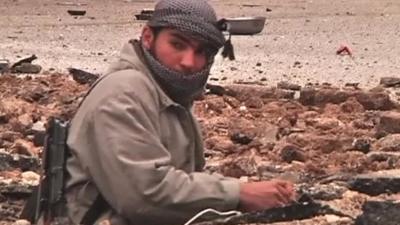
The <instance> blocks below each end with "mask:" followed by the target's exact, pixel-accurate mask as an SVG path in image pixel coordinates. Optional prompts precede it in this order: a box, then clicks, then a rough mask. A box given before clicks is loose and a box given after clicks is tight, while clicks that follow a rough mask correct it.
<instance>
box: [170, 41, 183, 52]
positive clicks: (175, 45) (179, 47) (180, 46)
mask: <svg viewBox="0 0 400 225" xmlns="http://www.w3.org/2000/svg"><path fill="white" fill-rule="evenodd" d="M171 44H172V46H173V47H174V48H176V49H178V50H183V49H185V45H184V44H183V43H181V42H177V41H172V42H171Z"/></svg>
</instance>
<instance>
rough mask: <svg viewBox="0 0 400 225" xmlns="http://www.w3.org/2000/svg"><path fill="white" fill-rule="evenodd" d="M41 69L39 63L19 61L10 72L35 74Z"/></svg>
mask: <svg viewBox="0 0 400 225" xmlns="http://www.w3.org/2000/svg"><path fill="white" fill-rule="evenodd" d="M41 70H42V67H41V66H40V65H37V64H32V63H21V64H20V65H18V66H15V67H12V68H11V72H12V73H32V74H37V73H40V71H41Z"/></svg>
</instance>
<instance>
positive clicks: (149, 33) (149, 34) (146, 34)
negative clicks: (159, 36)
mask: <svg viewBox="0 0 400 225" xmlns="http://www.w3.org/2000/svg"><path fill="white" fill-rule="evenodd" d="M154 38H155V36H154V33H153V30H152V29H151V28H150V27H149V26H147V25H146V26H144V27H143V30H142V45H143V47H145V48H146V49H150V47H151V44H152V43H153V41H154Z"/></svg>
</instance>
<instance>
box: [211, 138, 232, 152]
mask: <svg viewBox="0 0 400 225" xmlns="http://www.w3.org/2000/svg"><path fill="white" fill-rule="evenodd" d="M204 143H205V146H206V148H207V149H210V150H214V151H217V152H224V153H232V152H234V151H235V145H234V144H233V143H232V141H231V140H229V139H228V140H227V139H222V138H220V137H210V138H207V139H206V140H205V142H204Z"/></svg>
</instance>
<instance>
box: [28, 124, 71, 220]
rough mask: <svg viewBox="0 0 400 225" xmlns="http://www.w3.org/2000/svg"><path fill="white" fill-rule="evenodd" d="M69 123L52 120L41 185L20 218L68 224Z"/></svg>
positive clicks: (41, 174) (46, 145)
mask: <svg viewBox="0 0 400 225" xmlns="http://www.w3.org/2000/svg"><path fill="white" fill-rule="evenodd" d="M67 133H68V123H67V122H64V121H62V120H59V119H56V118H51V119H50V120H49V123H48V127H47V130H46V137H45V145H44V150H43V153H42V167H41V171H40V183H39V185H38V186H37V187H36V188H35V189H34V191H33V193H32V195H31V197H30V199H29V200H28V201H27V203H26V204H25V207H24V209H23V211H22V213H21V216H20V218H21V219H26V220H28V221H30V222H31V223H32V224H37V223H38V221H39V220H40V221H41V222H40V223H41V224H44V225H49V224H65V221H66V218H67V217H66V215H65V212H66V209H65V206H66V204H65V203H66V201H65V198H64V183H65V175H66V168H65V166H66V165H65V163H66V159H67V157H68V154H69V153H68V148H67V144H66V139H67Z"/></svg>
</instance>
